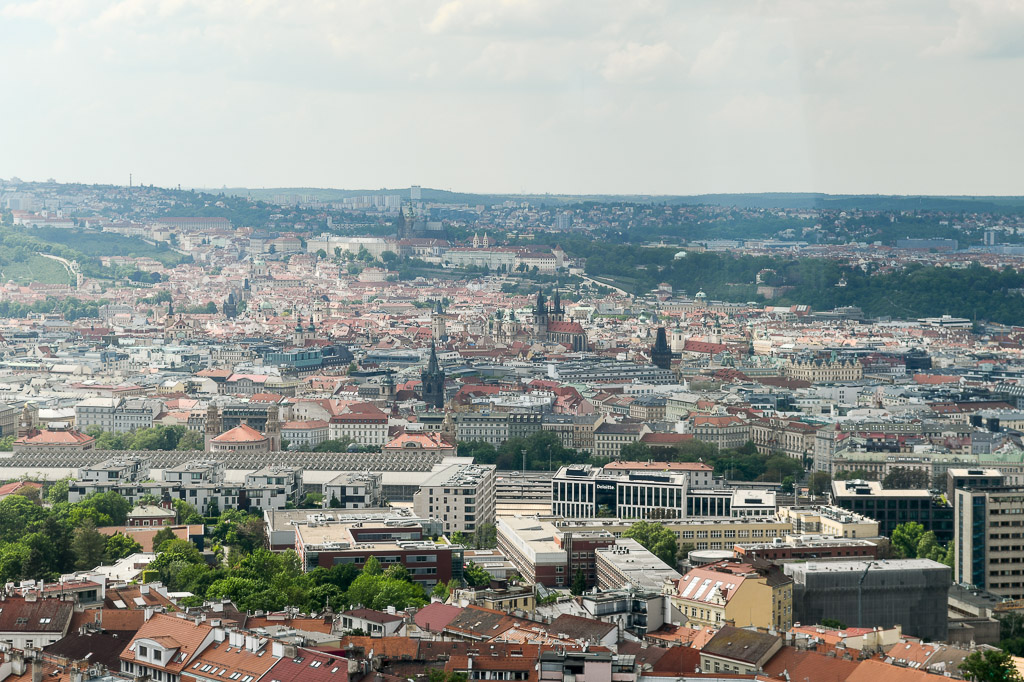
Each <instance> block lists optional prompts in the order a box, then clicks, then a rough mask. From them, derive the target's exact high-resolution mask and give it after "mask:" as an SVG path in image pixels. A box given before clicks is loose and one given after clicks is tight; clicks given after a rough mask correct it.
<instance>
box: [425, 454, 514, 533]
mask: <svg viewBox="0 0 1024 682" xmlns="http://www.w3.org/2000/svg"><path fill="white" fill-rule="evenodd" d="M496 470H497V468H496V467H495V466H494V465H493V464H453V465H451V466H445V467H443V468H440V469H439V470H437V471H434V472H433V473H431V474H429V475H428V477H427V478H426V479H425V480H424V481H423V483H422V484H420V489H419V491H417V492H416V494H415V495H414V496H413V510H414V512H415V513H416V514H417V515H418V516H424V517H428V516H429V517H434V518H438V519H440V520H441V521H442V523H443V524H444V531H445V533H446V534H447V533H454V532H456V531H461V532H463V533H472V532H473V531H475V530H476V529H477V528H478V527H479V526H480V525H481V524H485V523H494V483H495V478H496V473H495V472H496Z"/></svg>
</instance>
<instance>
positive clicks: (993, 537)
mask: <svg viewBox="0 0 1024 682" xmlns="http://www.w3.org/2000/svg"><path fill="white" fill-rule="evenodd" d="M954 506H955V508H956V533H955V536H954V538H953V547H954V556H953V580H954V581H955V582H957V583H959V584H961V585H970V586H972V587H975V588H977V589H980V590H985V591H987V592H990V593H992V594H996V595H999V596H1002V597H1008V598H1010V599H1024V539H1022V538H1024V488H996V489H980V490H964V489H957V490H956V491H955V494H954Z"/></svg>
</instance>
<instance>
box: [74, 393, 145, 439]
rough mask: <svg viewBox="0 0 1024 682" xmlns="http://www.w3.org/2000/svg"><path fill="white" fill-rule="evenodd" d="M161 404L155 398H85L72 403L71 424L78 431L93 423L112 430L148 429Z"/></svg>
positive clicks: (118, 431) (89, 426)
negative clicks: (72, 423)
mask: <svg viewBox="0 0 1024 682" xmlns="http://www.w3.org/2000/svg"><path fill="white" fill-rule="evenodd" d="M161 407H162V405H161V403H160V401H157V400H126V399H125V398H86V399H85V400H83V401H81V402H79V403H78V404H77V405H76V406H75V424H76V426H77V428H78V430H80V431H85V430H86V429H89V428H91V427H94V426H95V427H97V428H99V429H102V430H103V431H110V432H113V433H127V432H129V431H135V430H137V429H148V428H150V427H151V426H153V420H154V419H155V418H156V415H157V414H159V411H160V409H161Z"/></svg>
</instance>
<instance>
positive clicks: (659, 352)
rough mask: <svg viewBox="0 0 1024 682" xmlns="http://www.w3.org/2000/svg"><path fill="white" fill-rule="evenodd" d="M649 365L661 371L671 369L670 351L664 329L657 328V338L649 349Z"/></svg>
mask: <svg viewBox="0 0 1024 682" xmlns="http://www.w3.org/2000/svg"><path fill="white" fill-rule="evenodd" d="M651 363H652V364H653V365H654V366H656V367H660V368H661V369H672V349H671V348H669V347H668V339H667V338H666V336H665V328H664V327H658V336H657V338H655V340H654V346H653V347H652V348H651Z"/></svg>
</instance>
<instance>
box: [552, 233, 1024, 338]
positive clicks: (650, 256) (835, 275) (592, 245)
mask: <svg viewBox="0 0 1024 682" xmlns="http://www.w3.org/2000/svg"><path fill="white" fill-rule="evenodd" d="M635 239H636V237H635V236H633V235H622V234H606V235H604V238H601V239H594V238H592V237H590V238H588V237H576V236H569V235H565V234H558V235H550V241H551V242H552V243H554V242H557V243H558V244H560V245H561V246H562V247H563V248H564V249H565V250H566V252H567V253H568V254H569V255H570V256H572V257H576V258H580V257H582V258H585V259H586V272H587V274H588V275H589V276H591V277H595V278H598V279H599V280H601V281H605V282H607V283H610V284H614V285H616V286H620V287H622V288H623V289H625V290H626V291H630V292H632V293H634V294H637V295H644V294H646V293H648V292H650V291H651V290H653V289H654V288H656V287H657V286H658V285H659V284H660V283H661V282H667V283H668V284H670V285H672V287H673V288H674V289H675V290H677V291H684V292H687V293H688V294H690V295H691V296H692V295H693V294H696V293H697V291H699V290H703V291H704V292H705V293H707V295H708V296H709V297H710V298H717V299H721V300H725V301H740V302H742V301H763V300H764V298H763V297H762V296H761V295H759V294H758V292H757V287H758V275H759V274H760V275H761V280H760V281H761V283H762V284H765V285H769V286H776V287H788V288H787V289H783V290H781V295H780V296H779V297H778V298H776V299H773V301H772V302H773V303H775V304H777V305H791V304H806V305H810V306H811V307H813V308H814V309H815V310H831V309H833V308H836V307H842V306H856V307H858V308H860V309H861V310H863V312H864V314H865V315H869V316H892V317H899V318H917V317H926V316H934V315H936V314H939V313H945V314H949V315H953V316H957V317H966V318H971V319H974V318H977V319H980V320H989V321H992V322H1001V323H1005V324H1014V323H1016V322H1017V321H1019V320H1020V319H1022V318H1024V296H1021V295H1020V291H1021V290H1022V289H1024V273H1022V272H1018V271H1017V270H1014V269H1013V268H1009V267H1007V268H1004V269H1002V270H994V269H991V268H986V267H984V266H982V265H980V264H979V263H977V262H974V263H971V264H970V265H969V266H967V267H966V268H963V269H954V268H945V267H934V266H930V265H924V264H920V263H910V264H908V265H906V267H903V268H898V269H893V270H883V271H879V269H878V268H877V267H876V266H875V265H874V264H872V263H868V264H866V265H865V266H864V267H860V265H855V264H852V263H849V262H846V261H842V260H833V259H825V258H807V257H804V258H793V257H791V256H786V257H779V256H746V255H736V254H734V253H722V252H704V253H699V252H697V251H689V252H687V253H686V255H685V256H682V257H679V258H676V254H678V253H679V252H680V249H679V248H662V247H657V248H649V247H646V246H641V245H640V244H638V243H636V242H635ZM629 240H633V241H632V243H631V242H630V241H629ZM616 242H618V243H616ZM840 280H845V281H846V286H843V287H839V286H836V285H837V284H838V283H839V281H840Z"/></svg>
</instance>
